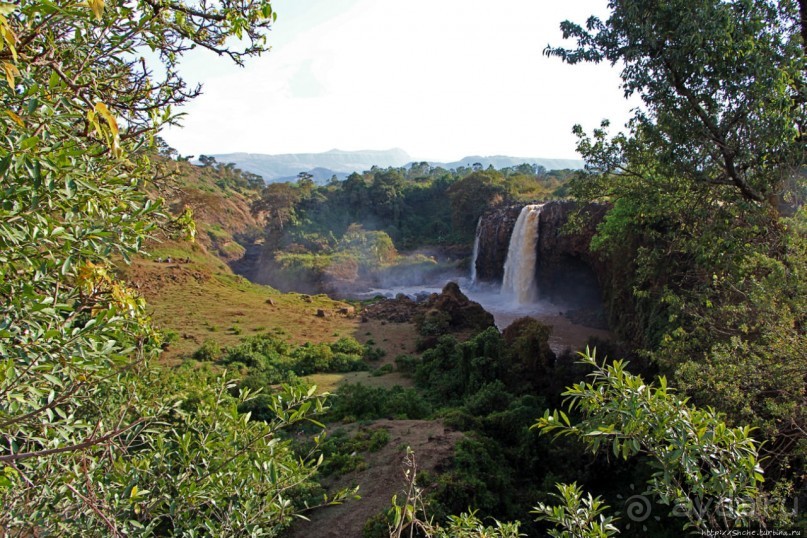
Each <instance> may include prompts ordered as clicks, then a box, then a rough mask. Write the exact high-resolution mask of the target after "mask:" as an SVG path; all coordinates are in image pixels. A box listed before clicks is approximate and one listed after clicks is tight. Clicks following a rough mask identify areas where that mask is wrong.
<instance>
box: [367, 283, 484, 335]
mask: <svg viewBox="0 0 807 538" xmlns="http://www.w3.org/2000/svg"><path fill="white" fill-rule="evenodd" d="M435 315H439V316H440V317H441V319H444V320H445V323H446V324H447V326H448V328H450V330H452V331H461V330H465V329H471V330H475V331H481V330H484V329H486V328H488V327H492V326H493V325H494V320H493V314H491V313H490V312H488V311H487V310H485V309H484V308H482V305H480V304H479V303H477V302H474V301H471V300H470V299H468V297H466V296H465V294H464V293H462V291H460V287H459V286H458V285H457V284H456V283H455V282H449V283H448V284H446V285H445V287H444V288H443V291H442V292H441V293H432V294H431V295H429V297H428V298H426V299H425V300H423V301H417V302H416V301H413V300H412V299H410V298H409V297H407V296H405V295H398V296H397V297H396V298H395V299H385V300H383V301H381V302H379V303H376V304H374V305H371V306H369V307H367V308H366V309H365V310H364V311H363V312H362V316H363V317H365V318H370V319H379V320H384V321H391V322H396V323H404V322H410V321H415V322H418V321H420V322H422V320H423V319H429V318H430V317H433V316H435Z"/></svg>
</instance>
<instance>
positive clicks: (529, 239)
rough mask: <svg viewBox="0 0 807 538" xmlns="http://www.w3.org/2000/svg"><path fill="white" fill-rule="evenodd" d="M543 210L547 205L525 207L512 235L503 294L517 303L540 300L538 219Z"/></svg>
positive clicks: (505, 263) (503, 282)
mask: <svg viewBox="0 0 807 538" xmlns="http://www.w3.org/2000/svg"><path fill="white" fill-rule="evenodd" d="M542 207H543V204H539V205H528V206H524V208H523V209H522V210H521V213H519V215H518V219H517V220H516V225H515V227H514V228H513V234H512V235H511V236H510V245H509V247H508V249H507V259H506V261H505V262H504V279H503V280H502V291H501V293H502V295H505V296H509V297H511V298H512V300H513V301H514V302H515V303H516V304H528V303H531V302H533V301H535V299H536V292H537V290H536V286H535V262H536V260H537V258H538V218H539V216H540V215H541V208H542Z"/></svg>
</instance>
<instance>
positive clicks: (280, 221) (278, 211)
mask: <svg viewBox="0 0 807 538" xmlns="http://www.w3.org/2000/svg"><path fill="white" fill-rule="evenodd" d="M300 196H301V193H300V191H299V189H297V188H295V187H294V185H292V184H291V183H270V184H269V185H267V186H266V188H264V189H263V191H262V192H261V197H260V198H259V199H258V200H256V201H255V202H253V204H252V212H253V213H256V214H257V213H264V214H265V220H266V224H267V226H268V227H269V228H270V229H271V230H273V231H280V232H282V231H283V229H284V227H285V226H286V225H287V224H288V223H289V222H291V221H293V220H294V216H295V206H296V205H297V203H298V202H299V201H300Z"/></svg>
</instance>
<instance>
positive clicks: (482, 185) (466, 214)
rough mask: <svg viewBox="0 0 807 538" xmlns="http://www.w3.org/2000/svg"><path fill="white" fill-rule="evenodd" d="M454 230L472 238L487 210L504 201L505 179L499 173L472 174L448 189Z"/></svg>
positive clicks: (479, 172)
mask: <svg viewBox="0 0 807 538" xmlns="http://www.w3.org/2000/svg"><path fill="white" fill-rule="evenodd" d="M447 193H448V198H449V200H450V201H451V220H452V223H453V225H454V229H455V230H457V231H458V232H459V233H461V234H463V235H465V236H472V235H473V233H474V231H475V230H476V222H477V221H478V220H479V217H480V216H481V215H482V212H483V211H485V209H487V208H489V207H490V206H492V205H496V204H498V203H501V202H502V201H503V200H504V195H505V186H504V177H502V175H501V174H499V173H498V172H489V171H480V170H477V171H475V172H472V173H471V174H469V175H468V176H466V177H464V178H462V179H461V180H459V181H457V182H455V183H453V184H452V185H451V186H450V187H449V188H448V191H447Z"/></svg>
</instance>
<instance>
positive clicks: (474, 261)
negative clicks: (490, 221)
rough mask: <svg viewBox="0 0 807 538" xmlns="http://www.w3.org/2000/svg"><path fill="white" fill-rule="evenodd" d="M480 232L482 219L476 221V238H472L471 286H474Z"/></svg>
mask: <svg viewBox="0 0 807 538" xmlns="http://www.w3.org/2000/svg"><path fill="white" fill-rule="evenodd" d="M481 231H482V217H479V220H478V221H476V236H475V237H474V253H473V256H472V257H471V286H473V285H474V284H476V258H477V257H478V256H479V234H480V232H481Z"/></svg>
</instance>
